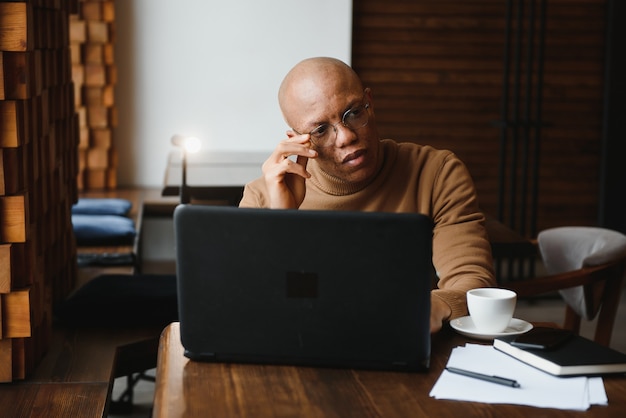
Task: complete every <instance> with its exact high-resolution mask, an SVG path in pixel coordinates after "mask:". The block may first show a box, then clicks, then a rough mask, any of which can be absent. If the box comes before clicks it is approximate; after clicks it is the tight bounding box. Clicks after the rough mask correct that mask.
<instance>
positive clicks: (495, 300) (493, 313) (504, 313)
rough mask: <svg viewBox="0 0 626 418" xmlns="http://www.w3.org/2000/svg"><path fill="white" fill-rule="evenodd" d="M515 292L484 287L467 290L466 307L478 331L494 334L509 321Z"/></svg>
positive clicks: (515, 298)
mask: <svg viewBox="0 0 626 418" xmlns="http://www.w3.org/2000/svg"><path fill="white" fill-rule="evenodd" d="M516 302H517V294H516V293H515V292H514V291H512V290H508V289H500V288H497V287H484V288H478V289H472V290H469V291H468V292H467V309H468V310H469V314H470V317H471V318H472V322H474V326H475V327H476V330H477V331H478V332H482V333H485V334H496V333H499V332H502V331H504V330H505V329H506V327H507V326H508V325H509V323H510V322H511V319H512V318H513V312H514V311H515V303H516Z"/></svg>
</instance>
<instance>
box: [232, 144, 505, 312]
mask: <svg viewBox="0 0 626 418" xmlns="http://www.w3.org/2000/svg"><path fill="white" fill-rule="evenodd" d="M380 146H381V156H382V158H381V162H380V169H379V170H378V173H377V174H376V176H375V177H374V178H373V179H371V180H369V181H368V182H367V183H362V184H355V183H346V182H344V181H342V180H340V179H338V178H335V177H332V176H330V175H329V174H327V173H325V172H323V171H322V170H321V169H320V167H319V165H318V164H317V163H316V161H315V160H314V159H311V160H309V162H308V164H307V171H309V173H311V178H310V179H308V180H307V181H306V196H305V198H304V202H302V205H301V206H300V209H318V210H360V211H380V212H418V213H422V214H425V215H428V216H429V217H431V218H432V220H433V222H434V231H433V265H434V266H435V270H436V272H437V276H438V278H439V280H438V282H437V288H436V289H434V290H433V294H435V295H436V296H438V297H440V298H441V299H443V300H444V301H445V302H446V303H447V304H448V305H449V306H450V308H451V310H452V316H451V319H452V318H456V317H459V316H464V315H467V303H466V299H465V293H466V292H467V290H469V289H472V288H476V287H488V286H494V285H495V279H494V273H493V262H492V258H491V246H490V244H489V241H488V239H487V234H486V231H485V229H484V215H483V214H482V213H481V211H480V210H479V207H478V201H477V197H476V191H475V188H474V184H473V182H472V179H471V177H470V174H469V172H468V171H467V169H466V167H465V165H464V164H463V163H462V162H461V160H459V159H458V158H457V157H456V156H455V155H454V154H453V153H452V152H450V151H442V150H436V149H434V148H432V147H429V146H422V145H417V144H412V143H396V142H395V141H392V140H383V141H381V142H380ZM266 194H267V192H266V188H265V183H264V180H263V178H259V179H257V180H254V181H252V182H250V183H249V184H247V185H246V187H245V190H244V194H243V199H242V200H241V202H240V204H239V206H241V207H267V199H266Z"/></svg>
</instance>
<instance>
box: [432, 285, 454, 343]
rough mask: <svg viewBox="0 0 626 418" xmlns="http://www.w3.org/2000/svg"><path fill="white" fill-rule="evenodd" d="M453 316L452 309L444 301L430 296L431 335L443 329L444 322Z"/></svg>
mask: <svg viewBox="0 0 626 418" xmlns="http://www.w3.org/2000/svg"><path fill="white" fill-rule="evenodd" d="M450 315H452V309H450V306H448V304H447V303H446V302H444V301H443V299H441V298H439V297H437V296H435V295H433V294H432V293H431V294H430V333H431V334H434V333H435V332H438V331H440V330H441V328H442V327H443V323H444V321H447V320H448V319H449V318H450Z"/></svg>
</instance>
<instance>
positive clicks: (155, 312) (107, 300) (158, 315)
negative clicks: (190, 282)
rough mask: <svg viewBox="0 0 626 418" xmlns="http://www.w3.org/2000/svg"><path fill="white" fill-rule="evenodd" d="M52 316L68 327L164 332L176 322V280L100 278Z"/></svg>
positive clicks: (155, 276)
mask: <svg viewBox="0 0 626 418" xmlns="http://www.w3.org/2000/svg"><path fill="white" fill-rule="evenodd" d="M54 313H55V317H56V319H57V320H59V321H61V323H63V324H64V325H68V326H90V327H116V328H119V327H136V326H157V327H159V328H164V327H165V326H166V325H167V324H169V323H171V322H174V321H177V320H178V300H177V290H176V276H175V275H170V274H138V275H129V274H106V275H101V276H98V277H95V278H93V279H91V280H90V281H88V282H87V283H86V284H84V285H83V286H82V287H80V288H79V289H78V290H77V291H76V292H74V293H73V294H71V295H70V296H69V297H68V298H67V299H66V300H65V301H63V302H62V303H61V304H59V306H57V307H56V309H55V312H54Z"/></svg>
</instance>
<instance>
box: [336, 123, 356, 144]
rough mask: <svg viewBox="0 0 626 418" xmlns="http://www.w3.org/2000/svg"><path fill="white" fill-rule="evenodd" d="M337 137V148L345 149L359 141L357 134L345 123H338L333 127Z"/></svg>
mask: <svg viewBox="0 0 626 418" xmlns="http://www.w3.org/2000/svg"><path fill="white" fill-rule="evenodd" d="M333 128H335V132H336V134H337V137H336V138H335V146H336V147H338V148H341V147H345V146H346V145H349V144H351V143H352V142H354V141H356V140H357V138H358V137H357V134H356V132H354V131H353V130H352V129H350V128H348V127H347V126H346V125H344V124H343V123H338V124H337V125H335V126H333Z"/></svg>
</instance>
